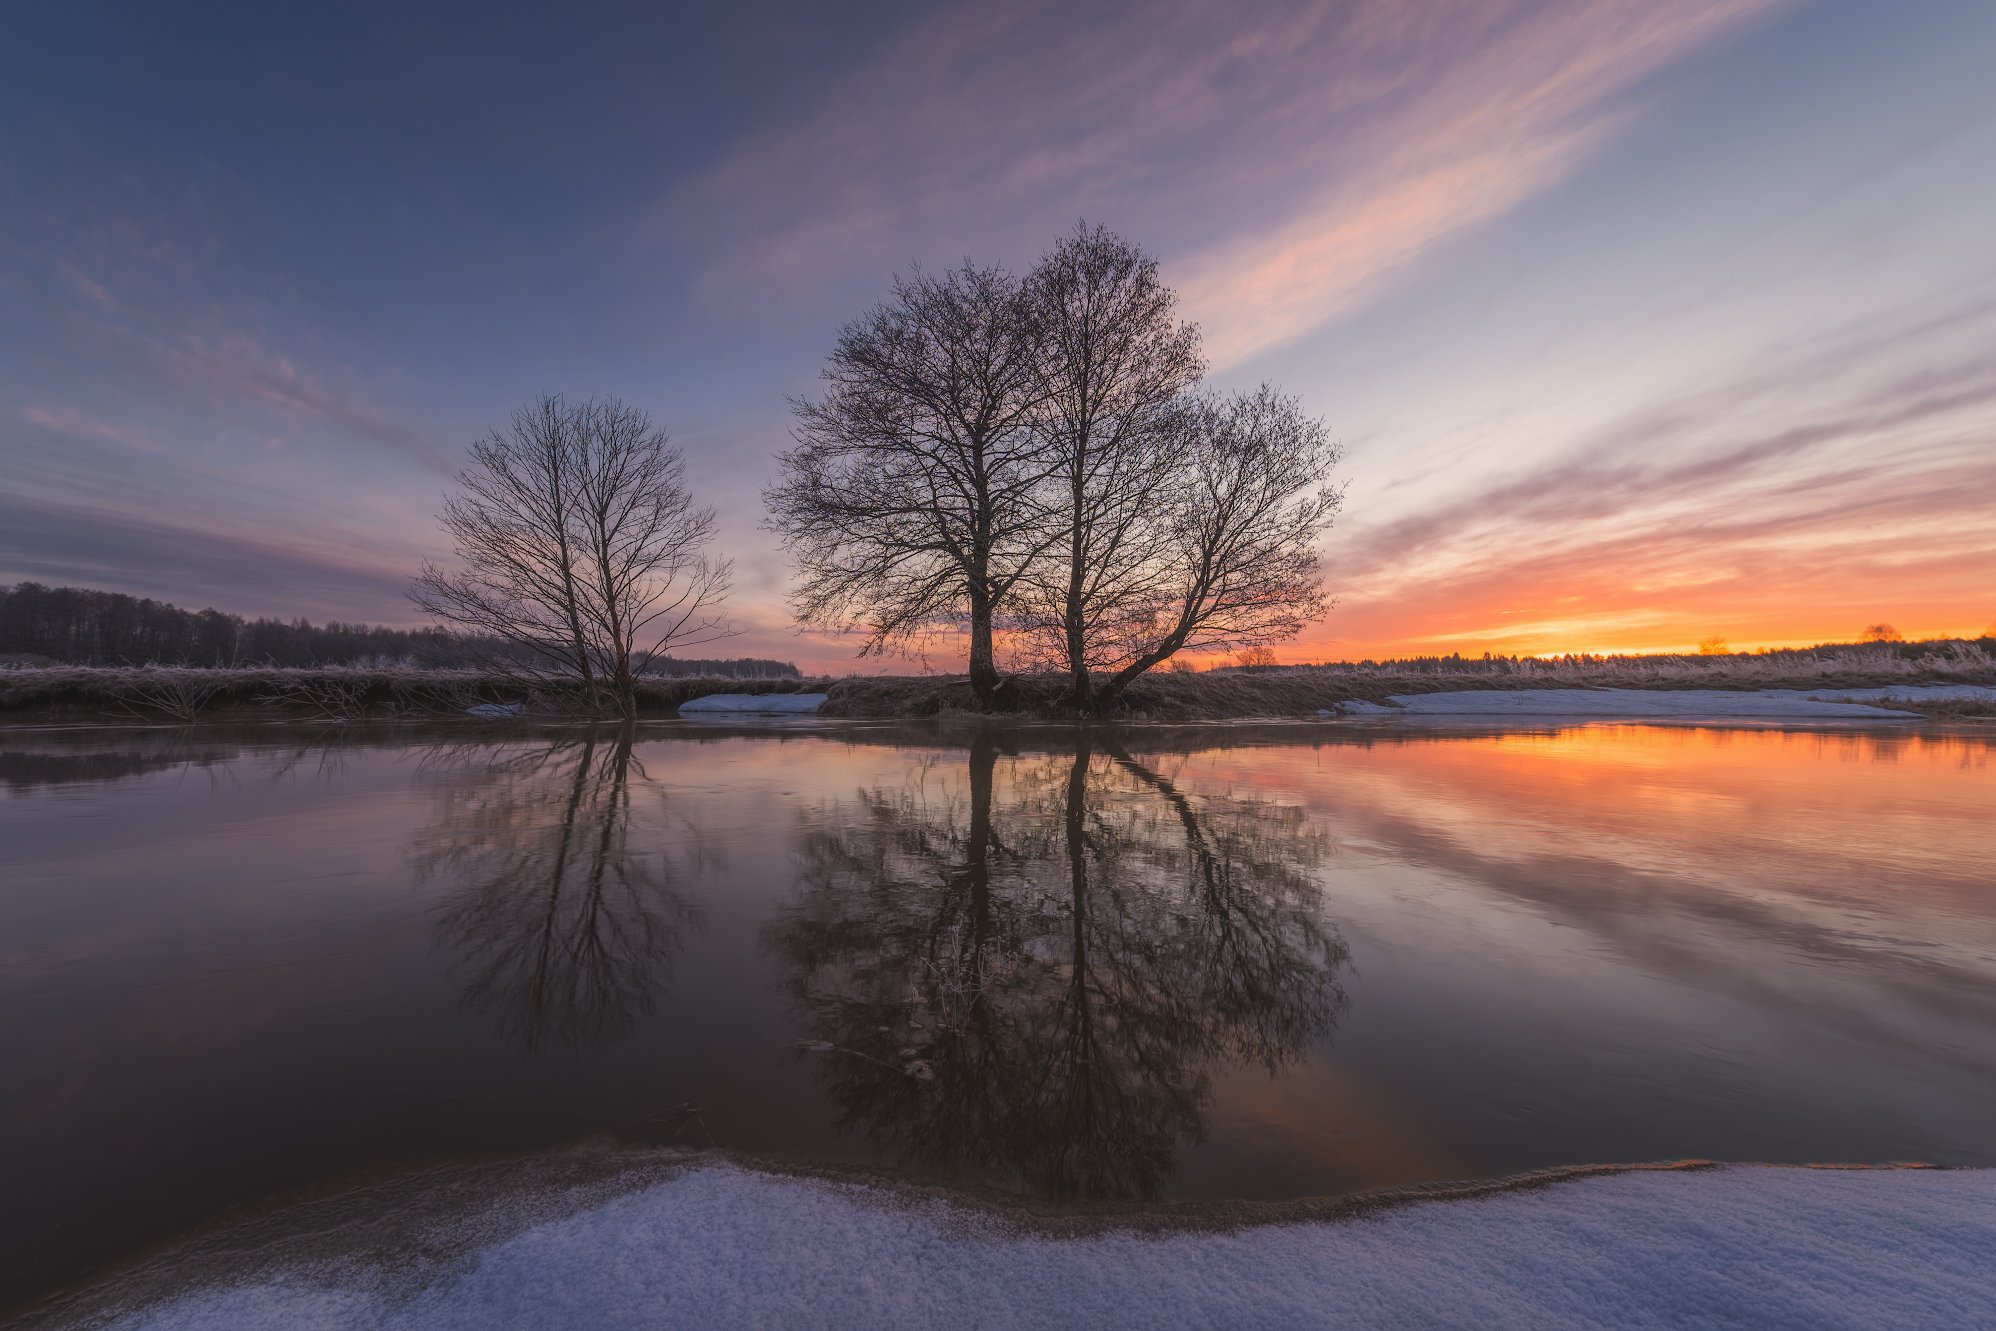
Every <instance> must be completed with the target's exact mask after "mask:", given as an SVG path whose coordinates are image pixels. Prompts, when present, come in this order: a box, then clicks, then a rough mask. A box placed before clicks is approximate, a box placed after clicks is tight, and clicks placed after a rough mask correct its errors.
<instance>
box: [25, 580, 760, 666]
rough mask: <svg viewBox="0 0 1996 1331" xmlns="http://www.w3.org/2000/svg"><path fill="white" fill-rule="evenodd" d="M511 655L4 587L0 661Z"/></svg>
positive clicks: (218, 662) (410, 635)
mask: <svg viewBox="0 0 1996 1331" xmlns="http://www.w3.org/2000/svg"><path fill="white" fill-rule="evenodd" d="M507 655H508V648H507V646H506V644H504V643H502V642H499V641H496V640H494V639H490V638H483V637H479V636H477V635H473V634H466V633H452V632H448V631H446V630H443V629H437V628H424V629H394V628H384V627H382V626H381V625H378V624H346V623H341V622H339V621H337V620H334V621H331V622H328V623H324V624H313V623H309V622H307V621H306V620H303V619H292V620H284V619H248V618H245V617H244V616H242V615H231V614H225V613H224V612H222V611H220V610H183V609H181V608H180V607H179V606H176V605H171V604H168V603H167V602H165V601H155V600H152V599H150V598H148V597H139V596H127V595H125V594H124V593H123V592H106V591H98V590H96V589H94V588H90V587H45V586H43V585H42V584H41V583H38V582H22V583H16V584H15V585H14V586H11V587H5V586H0V665H4V664H7V663H8V662H10V661H11V662H18V663H22V664H35V665H58V664H68V665H95V666H143V665H149V664H150V665H172V666H209V667H224V666H253V667H291V668H310V667H320V666H361V667H371V668H376V669H401V670H471V669H476V668H478V667H480V666H482V665H485V664H486V663H488V662H491V661H493V660H495V659H503V658H505V657H506V656H507ZM646 670H647V672H648V673H651V674H655V675H664V676H667V677H683V676H697V677H701V678H707V677H715V676H725V677H728V678H744V679H795V678H797V675H798V670H797V667H796V666H794V665H792V664H791V663H790V662H788V661H771V660H764V659H761V658H757V657H737V658H732V659H727V660H695V659H691V658H680V657H656V658H654V659H652V660H651V661H649V662H648V663H646Z"/></svg>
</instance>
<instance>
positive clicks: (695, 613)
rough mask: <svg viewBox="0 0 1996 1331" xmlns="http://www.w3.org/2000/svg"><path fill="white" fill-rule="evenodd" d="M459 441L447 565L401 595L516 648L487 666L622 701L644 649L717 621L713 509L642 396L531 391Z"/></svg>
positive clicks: (614, 706)
mask: <svg viewBox="0 0 1996 1331" xmlns="http://www.w3.org/2000/svg"><path fill="white" fill-rule="evenodd" d="M471 455H472V465H471V466H470V467H469V468H467V469H466V470H465V471H464V472H462V473H461V474H460V475H459V477H458V482H459V485H460V486H461V487H462V488H461V492H460V493H458V494H456V495H454V496H452V497H451V498H450V499H449V500H448V501H447V502H446V503H445V506H444V514H443V524H444V529H445V530H446V531H447V532H448V533H449V534H450V537H451V542H452V544H453V546H455V548H456V551H457V556H458V560H459V563H460V567H459V568H458V569H457V570H455V571H447V570H445V569H442V568H439V567H437V566H436V565H433V564H426V565H425V566H424V569H423V572H422V575H421V576H420V577H419V578H417V579H416V581H415V583H414V584H413V585H412V586H411V588H410V592H409V596H410V599H411V600H412V601H414V602H415V604H416V605H417V606H418V607H419V608H420V609H422V610H423V611H425V612H426V613H428V614H430V615H433V616H435V617H436V618H438V619H441V620H443V621H445V622H446V623H449V624H454V625H456V626H457V627H458V628H460V629H463V630H466V631H468V632H471V633H474V634H479V635H483V636H487V637H491V638H496V639H499V640H501V641H503V642H506V643H508V644H511V645H512V646H513V647H515V648H517V649H518V651H517V653H515V654H513V655H510V656H509V657H507V658H505V659H502V660H500V661H496V662H494V663H493V664H494V665H495V666H501V667H505V668H511V669H516V670H522V671H530V672H531V673H533V674H534V675H535V676H537V677H539V678H556V679H560V680H562V681H564V682H572V683H576V684H579V685H580V686H581V689H582V693H583V696H584V697H585V698H586V700H587V702H588V705H589V706H590V707H591V708H592V709H596V710H603V709H606V708H607V709H610V710H614V711H617V712H621V713H622V714H623V715H625V716H629V715H631V714H633V713H634V712H635V710H636V697H635V693H634V690H633V683H634V681H635V678H636V677H637V675H639V674H640V673H642V672H643V671H644V670H645V669H646V668H647V666H648V665H649V663H650V662H651V661H652V660H653V659H654V658H657V657H659V656H661V655H662V654H663V653H665V652H667V651H669V650H671V649H672V648H674V647H683V646H691V645H694V644H696V643H703V642H712V641H714V640H715V639H717V638H721V637H725V636H727V635H728V634H729V633H730V631H731V630H729V628H728V627H727V622H726V620H725V619H723V618H722V617H721V615H720V614H719V605H720V602H721V601H722V599H723V598H725V596H726V595H727V592H728V587H729V579H730V572H731V568H732V565H731V564H730V563H728V562H727V561H720V562H715V561H714V560H711V559H710V558H708V556H707V553H706V547H707V545H708V543H709V541H710V540H711V538H712V536H713V531H714V511H713V510H712V509H711V508H702V507H700V506H698V505H697V504H695V502H694V500H693V496H692V493H691V492H690V491H689V490H688V488H687V486H686V482H685V475H684V466H683V463H682V462H681V459H680V455H679V452H678V450H676V449H674V448H672V447H671V446H670V445H669V444H668V442H667V440H666V436H665V432H664V431H663V430H660V429H657V428H656V427H654V426H653V424H652V422H651V418H650V417H648V416H646V415H645V414H644V413H643V412H642V411H639V410H637V409H636V408H634V407H629V406H626V405H624V404H623V403H622V402H619V401H617V400H615V399H614V398H612V399H608V400H606V401H602V402H596V401H590V402H586V403H583V404H582V405H581V406H576V407H571V406H569V405H568V404H567V403H565V402H564V401H563V400H562V399H561V398H559V397H543V398H541V399H540V400H539V401H538V402H536V403H534V404H533V405H532V406H529V407H526V408H523V409H521V410H520V411H518V412H515V413H514V416H513V422H512V426H511V428H510V429H508V430H506V431H504V432H497V431H495V432H494V433H493V434H491V435H489V436H488V437H486V438H485V439H482V440H480V441H479V442H477V443H475V444H473V445H472V447H471Z"/></svg>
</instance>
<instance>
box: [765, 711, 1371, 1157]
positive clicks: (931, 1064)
mask: <svg viewBox="0 0 1996 1331" xmlns="http://www.w3.org/2000/svg"><path fill="white" fill-rule="evenodd" d="M1098 745H1099V746H1100V747H1099V748H1098ZM1001 768H1002V770H1001ZM859 806H860V807H859V815H860V816H859V817H858V818H857V819H848V820H841V825H838V826H832V827H825V828H816V829H812V830H809V831H807V832H806V834H805V835H804V838H803V841H802V845H801V850H800V855H799V863H800V881H799V887H798V893H797V896H796V899H795V900H794V902H793V903H792V904H791V905H790V906H789V907H788V908H787V909H786V911H785V912H784V913H783V914H782V915H781V916H780V917H779V918H778V919H777V920H776V921H775V922H774V923H773V924H772V925H771V927H770V929H769V931H768V935H767V937H768V942H769V944H770V946H771V947H772V948H773V949H774V950H775V951H776V952H777V953H778V954H779V955H780V956H781V957H782V958H783V960H784V962H785V963H786V966H787V973H788V981H789V984H790V987H791V990H792V993H793V995H794V997H795V998H796V1000H797V1002H798V1004H799V1007H800V1009H801V1011H802V1013H803V1018H804V1021H805V1022H806V1024H807V1026H808V1028H809V1031H810V1034H811V1035H812V1037H813V1038H812V1039H811V1040H810V1041H808V1042H807V1047H809V1048H812V1049H815V1050H816V1051H817V1055H816V1056H817V1057H820V1058H822V1059H823V1063H822V1067H823V1070H824V1071H823V1075H824V1076H825V1078H826V1080H827V1082H828V1084H829V1091H830V1094H831V1096H832V1099H833V1101H834V1103H835V1104H836V1106H837V1109H838V1112H839V1117H840V1122H841V1124H842V1126H845V1127H847V1128H850V1129H853V1130H857V1131H860V1132H863V1133H865V1134H866V1135H868V1136H869V1137H871V1138H872V1139H873V1140H875V1141H876V1142H879V1143H881V1144H883V1145H886V1146H889V1147H890V1148H892V1149H894V1150H896V1151H898V1152H899V1153H900V1154H901V1155H902V1156H903V1157H904V1158H906V1159H907V1160H908V1161H909V1162H910V1163H911V1164H915V1165H918V1166H921V1167H925V1168H929V1169H954V1168H968V1169H973V1170H977V1171H979V1172H985V1173H994V1174H997V1175H1000V1176H1002V1177H1007V1178H1010V1179H1012V1180H1014V1181H1016V1182H1019V1183H1023V1184H1025V1185H1027V1186H1029V1187H1031V1188H1033V1189H1034V1190H1037V1191H1040V1192H1043V1193H1046V1194H1050V1195H1054V1196H1063V1197H1072V1196H1081V1197H1145V1196H1151V1195H1154V1194H1155V1193H1156V1191H1157V1189H1158V1187H1159V1185H1160V1184H1161V1183H1162V1181H1163V1180H1164V1179H1165V1178H1166V1177H1167V1176H1168V1175H1169V1174H1170V1172H1171V1169H1172V1165H1173V1161H1174V1159H1175V1156H1176V1152H1177V1149H1178V1146H1179V1144H1180V1143H1181V1142H1187V1141H1196V1140H1197V1139H1198V1138H1199V1136H1200V1134H1201V1131H1202V1116H1203V1111H1204V1108H1205V1105H1206V1104H1207V1102H1208V1100H1209V1099H1210V1095H1211V1079H1212V1076H1213V1074H1214V1073H1215V1072H1216V1071H1218V1070H1221V1069H1223V1068H1226V1067H1229V1066H1238V1065H1241V1064H1244V1063H1248V1064H1259V1065H1261V1066H1263V1067H1264V1068H1266V1069H1268V1070H1269V1071H1270V1072H1271V1073H1272V1072H1274V1071H1275V1070H1276V1069H1277V1068H1279V1067H1281V1066H1282V1065H1283V1064H1285V1063H1287V1062H1289V1061H1291V1060H1293V1059H1295V1058H1296V1057H1298V1056H1299V1055H1300V1053H1301V1052H1302V1050H1303V1048H1304V1046H1305V1045H1306V1044H1308V1043H1309V1042H1310V1041H1311V1040H1312V1039H1314V1038H1316V1037H1318V1036H1320V1035H1323V1034H1326V1033H1328V1032H1329V1031H1330V1029H1331V1028H1332V1027H1333V1026H1334V1025H1335V1023H1336V1020H1337V1018H1338V1015H1339V1013H1340V1011H1341V1010H1342V1007H1343V1005H1344V993H1343V990H1342V988H1341V987H1340V984H1339V973H1340V971H1341V969H1342V968H1343V965H1344V963H1345V960H1346V956H1347V953H1346V949H1345V947H1344V944H1343V942H1342V941H1341V939H1340V938H1339V936H1338V933H1337V930H1336V928H1335V927H1334V926H1333V925H1332V924H1331V923H1330V921H1329V920H1328V919H1327V918H1326V917H1325V916H1324V914H1323V912H1322V906H1321V900H1320V895H1319V893H1318V891H1317V888H1316V884H1315V880H1314V876H1313V874H1312V872H1311V871H1312V869H1313V868H1314V866H1315V865H1316V864H1317V862H1318V861H1319V859H1320V858H1321V857H1322V855H1323V853H1324V850H1325V840H1324V838H1323V836H1322V835H1321V834H1320V833H1318V832H1317V831H1315V830H1314V829H1313V828H1312V827H1311V826H1310V824H1309V823H1308V822H1307V821H1306V820H1305V818H1304V816H1303V814H1302V812H1301V811H1300V810H1297V809H1293V808H1284V807H1278V806H1274V805H1271V804H1268V803H1265V802H1261V801H1256V800H1249V799H1240V798H1234V797H1231V796H1226V795H1198V796H1194V795H1192V794H1188V793H1187V792H1186V791H1184V790H1181V789H1180V788H1179V787H1178V785H1177V784H1175V783H1174V782H1173V781H1172V780H1171V779H1170V778H1168V777H1167V776H1166V775H1164V774H1162V773H1161V772H1159V771H1157V770H1154V769H1153V768H1152V767H1149V766H1146V765H1144V764H1143V763H1140V762H1138V761H1136V760H1135V759H1134V758H1132V757H1131V756H1130V755H1129V754H1128V753H1127V752H1125V751H1124V750H1123V749H1121V748H1120V747H1117V746H1115V745H1113V744H1108V743H1103V742H1102V741H1099V740H1091V739H1089V738H1086V737H1084V738H1082V739H1081V740H1080V741H1079V742H1078V743H1077V746H1076V748H1075V750H1074V751H1073V752H1072V753H1071V754H1068V753H1063V754H1059V755H1054V756H1042V755H1034V756H1027V757H1014V758H1010V759H1008V760H1007V761H1005V762H1004V763H1003V764H1001V762H1000V755H999V753H998V748H997V744H996V742H995V741H994V740H992V739H991V738H989V737H984V738H980V739H978V740H977V741H975V742H974V743H973V745H972V747H971V750H970V755H969V763H968V771H967V774H966V779H965V780H964V781H963V782H961V783H960V784H959V783H953V782H950V781H948V780H946V779H944V778H943V777H942V775H941V774H940V773H938V772H936V771H934V770H931V771H929V772H927V773H925V774H924V776H923V777H922V779H920V780H918V781H916V782H914V783H912V784H911V785H909V786H908V787H907V788H905V789H903V790H900V791H887V790H871V791H865V792H862V793H861V794H860V796H859Z"/></svg>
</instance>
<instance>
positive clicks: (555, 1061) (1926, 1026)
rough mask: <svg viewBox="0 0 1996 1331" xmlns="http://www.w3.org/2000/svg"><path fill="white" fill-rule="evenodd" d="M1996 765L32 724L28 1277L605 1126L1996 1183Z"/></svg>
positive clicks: (4, 1230)
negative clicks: (1731, 1167)
mask: <svg viewBox="0 0 1996 1331" xmlns="http://www.w3.org/2000/svg"><path fill="white" fill-rule="evenodd" d="M329 731H331V733H328V732H329ZM1992 755H1996V736H1991V735H1989V734H1988V733H1987V732H1984V733H1980V734H1978V733H1974V732H1966V733H1948V732H1945V731H1936V730H1931V729H1929V730H1922V729H1920V728H1917V727H1891V728H1889V729H1886V730H1883V731H1855V730H1845V731H1837V732H1807V731H1784V730H1719V729H1671V728H1646V727H1631V726H1612V727H1611V726H1594V727H1585V728H1578V729H1566V730H1552V729H1547V730H1539V731H1531V732H1519V731H1513V732H1510V733H1443V732H1439V731H1425V732H1416V733H1405V732H1399V731H1389V730H1365V729H1355V728H1350V727H1346V726H1340V725H1333V724H1326V725H1306V726H1290V727H1275V728H1252V727H1250V728H1237V727H1213V728H1206V729H1202V730H1162V729H1159V730H1126V731H1122V732H1120V733H1109V732H1095V733H1092V734H1085V733H1077V732H1074V731H1070V730H1064V729H1057V728H1032V729H1016V730H1006V731H991V732H984V733H981V734H975V735H973V734H970V733H963V734H954V735H950V734H944V733H942V732H937V731H932V730H929V731H924V730H908V729H905V728H867V727H845V728H841V727H836V726H830V725H803V726H796V727H790V728H768V729H761V730H755V731H741V730H729V729H725V728H718V727H713V726H700V725H696V724H691V723H666V724H659V725H653V726H647V727H642V728H640V729H639V730H638V731H637V733H636V734H635V736H634V737H633V736H620V735H618V734H617V733H615V732H610V731H605V732H600V733H591V732H588V731H584V730H564V731H549V732H541V733H535V734H525V733H520V732H512V731H505V730H490V731H485V730H481V731H475V732H469V733H468V734H467V732H464V731H461V730H460V731H457V732H452V733H448V734H441V735H440V734H436V733H423V732H416V731H400V732H398V731H387V730H371V731H360V730H355V731H353V732H352V733H350V734H341V733H338V732H337V731H336V730H332V728H324V729H320V730H308V729H304V728H298V727H288V728H287V727H276V728H269V727H266V728H259V729H255V730H241V731H231V730H222V729H213V730H210V729H193V730H177V731H169V730H143V731H102V730H99V731H39V732H34V731H13V732H0V790H4V792H5V794H4V798H0V1195H4V1196H5V1198H6V1201H7V1205H6V1207H5V1211H4V1214H3V1215H0V1280H4V1282H5V1284H4V1298H5V1300H6V1301H8V1302H13V1301H17V1300H19V1299H22V1298H25V1297H29V1296H32V1295H33V1294H34V1293H36V1292H38V1291H41V1290H45V1289H47V1288H50V1287H51V1286H54V1285H57V1284H61V1283H64V1282H68V1281H71V1280H74V1279H77V1278H79V1277H80V1276H81V1275H82V1274H84V1273H85V1272H86V1271H87V1270H88V1269H90V1268H91V1267H92V1266H94V1265H97V1264H100V1263H103V1262H106V1261H111V1260H115V1259H117V1258H118V1257H120V1256H121V1255H125V1254H128V1253H130V1252H132V1251H134V1250H136V1249H138V1248H139V1247H141V1246H143V1245H145V1244H147V1243H150V1242H153V1241H156V1240H158V1239H161V1238H163V1237H165V1236H167V1235H170V1234H172V1233H174V1232H175V1231H177V1230H180V1229H182V1228H185V1227H186V1226H188V1225H190V1224H193V1223H197V1222H199V1221H201V1220H202V1219H204V1218H206V1217H209V1216H212V1215H214V1214H215V1213H217V1212H218V1211H219V1210H221V1209H222V1208H225V1207H228V1206H230V1205H232V1204H238V1203H245V1202H249V1201H253V1200H255V1199H258V1198H263V1197H267V1196H270V1195H271V1194H274V1193H278V1192H282V1191H285V1190H291V1189H298V1188H314V1187H321V1186H325V1185H327V1184H329V1183H334V1182H337V1181H339V1180H341V1179H344V1178H350V1177H356V1176H362V1175H367V1174H372V1173H376V1172H379V1171H382V1170H385V1169H390V1168H394V1167H398V1166H402V1165H408V1164H414V1163H419V1162H426V1161H433V1160H436V1159H439V1158H455V1157H464V1156H475V1155H487V1154H493V1153H510V1152H521V1151H527V1150H532V1149H535V1148H539V1147H545V1146H549V1145H553V1144H556V1143H562V1142H568V1141H572V1140H575V1139H577V1138H581V1137H585V1136H590V1135H596V1134H610V1135H613V1136H615V1137H618V1138H622V1139H626V1140H630V1141H634V1142H647V1143H658V1142H676V1143H681V1144H687V1145H698V1146H705V1145H708V1144H714V1145H719V1146H723V1147H729V1148H735V1149H738V1150H741V1151H747V1152H754V1153H765V1154H782V1155H788V1156H796V1157H803V1158H808V1159H816V1160H830V1161H846V1162H858V1163H867V1164H873V1165H881V1166H891V1167H898V1168H901V1169H904V1170H907V1171H911V1172H913V1173H916V1174H919V1175H922V1176H925V1177H932V1178H944V1179H952V1180H975V1181H978V1182H982V1183H986V1184H991V1185H996V1186H1002V1187H1006V1188H1011V1189H1015V1190H1018V1191H1023V1192H1030V1193H1035V1194H1040V1195H1052V1196H1064V1197H1101V1196H1110V1197H1147V1196H1163V1197H1206V1198H1211V1197H1286V1196H1298V1195H1307V1194H1317V1193H1332V1192H1339V1191H1344V1190H1349V1189H1356V1188H1365V1187H1373V1186H1379V1185H1387V1184H1400V1183H1409V1182H1417V1181H1422V1180H1432V1179H1443V1178H1462V1177H1471V1176H1487V1175H1497V1174H1506V1173H1512V1172H1516V1171H1520V1170H1525V1169H1532V1168H1538V1167H1544V1166H1553V1165H1560V1164H1571V1163H1579V1162H1597V1161H1627V1160H1651V1159H1659V1158H1674V1157H1684V1156H1704V1157H1712V1158H1717V1159H1729V1160H1769V1161H1882V1160H1901V1159H1919V1160H1929V1161H1935V1162H1943V1163H1962V1164H1980V1165H1996V1133H1992V1132H1991V1130H1990V1126H1989V1125H1990V1124H1992V1123H1996V869H1993V868H1992V866H1996V764H1992V762H1991V758H1992Z"/></svg>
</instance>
